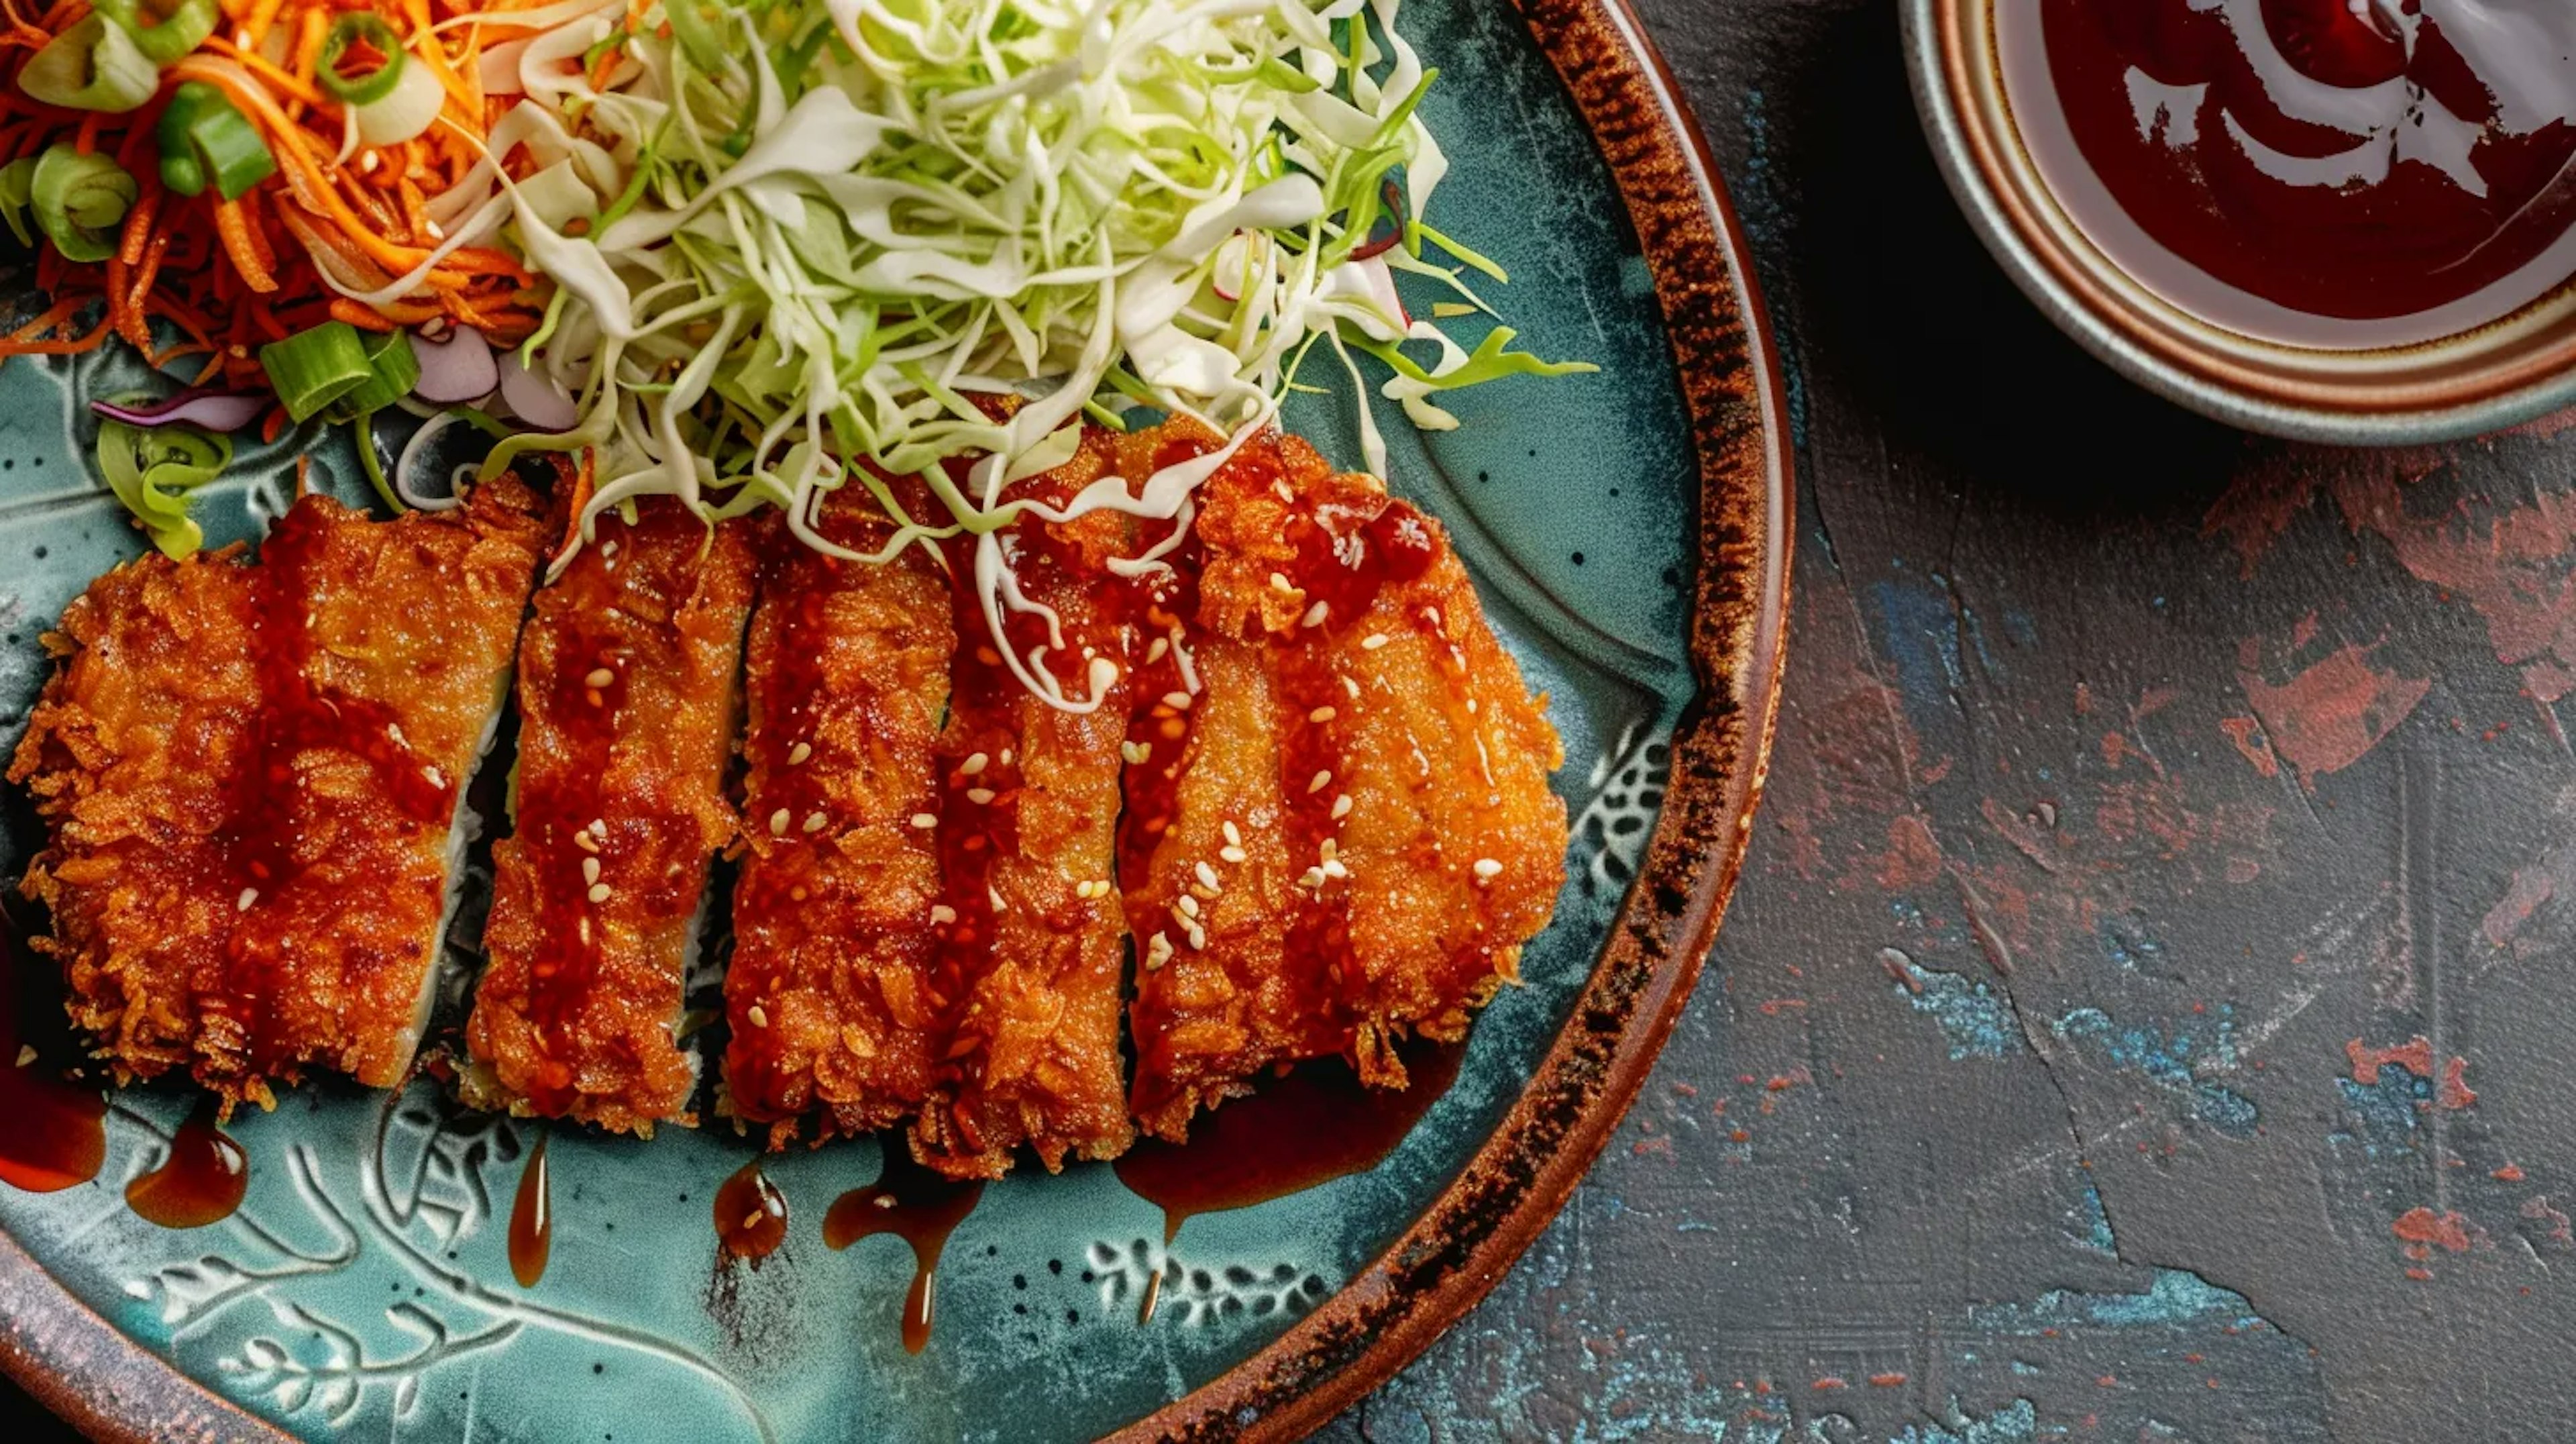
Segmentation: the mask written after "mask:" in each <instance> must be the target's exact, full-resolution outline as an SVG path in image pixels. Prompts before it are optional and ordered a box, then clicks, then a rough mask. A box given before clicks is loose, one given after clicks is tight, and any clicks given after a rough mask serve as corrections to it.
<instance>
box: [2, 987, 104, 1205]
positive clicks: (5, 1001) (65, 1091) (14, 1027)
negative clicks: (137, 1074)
mask: <svg viewBox="0 0 2576 1444" xmlns="http://www.w3.org/2000/svg"><path fill="white" fill-rule="evenodd" d="M0 963H5V964H6V965H7V967H8V971H9V977H8V981H7V983H6V984H5V985H0V1182H5V1183H7V1184H9V1185H10V1186H11V1187H13V1188H23V1189H25V1190H26V1191H28V1192H29V1193H54V1192H58V1191H60V1190H62V1189H66V1188H71V1187H74V1186H76V1185H79V1184H83V1183H87V1182H89V1181H90V1180H91V1179H93V1178H96V1177H98V1171H99V1168H100V1167H101V1166H102V1165H103V1164H105V1163H106V1161H107V1100H106V1099H105V1098H104V1097H102V1096H100V1094H99V1092H98V1090H96V1089H94V1088H83V1087H80V1086H78V1085H76V1084H73V1083H69V1082H66V1081H64V1079H63V1076H62V1074H61V1073H59V1072H57V1071H56V1070H55V1069H54V1068H53V1067H52V1066H51V1065H49V1064H48V1063H46V1062H45V1060H44V1059H43V1058H41V1057H30V1058H27V1061H26V1062H25V1063H23V1064H21V1063H20V1062H19V1059H20V1058H21V1057H22V1056H24V1055H25V1054H27V1052H28V1051H29V1050H31V1049H36V1048H37V1043H38V1040H36V1039H35V1038H34V1037H33V1036H32V1031H33V1030H30V1029H26V1028H22V1027H21V1026H20V1020H21V1019H25V1018H52V1019H55V1020H60V1019H61V1018H62V1016H63V1008H62V998H61V986H60V982H59V980H58V979H57V978H56V977H55V975H54V972H53V970H52V969H51V968H47V967H43V966H41V965H40V966H38V967H34V968H21V967H19V966H18V959H17V956H16V954H15V953H13V952H11V951H9V950H8V944H7V941H6V939H0ZM55 1031H57V1032H59V1031H61V1029H60V1028H59V1026H58V1027H57V1028H56V1029H55ZM41 1041H42V1042H43V1043H45V1044H47V1045H51V1044H54V1043H55V1042H57V1041H58V1040H57V1039H55V1038H51V1037H48V1038H45V1039H43V1040H41ZM38 1051H51V1050H50V1048H48V1049H40V1050H38ZM56 1056H60V1054H59V1053H58V1052H57V1053H56Z"/></svg>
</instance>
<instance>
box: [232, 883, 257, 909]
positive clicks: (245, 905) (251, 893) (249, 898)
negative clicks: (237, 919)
mask: <svg viewBox="0 0 2576 1444" xmlns="http://www.w3.org/2000/svg"><path fill="white" fill-rule="evenodd" d="M257 901H259V889H258V888H255V887H246V888H243V889H242V890H241V896H240V897H237V898H234V899H233V911H234V912H237V913H246V912H249V911H250V905H251V904H252V903H255V902H257Z"/></svg>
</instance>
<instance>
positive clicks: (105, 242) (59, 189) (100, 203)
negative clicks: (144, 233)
mask: <svg viewBox="0 0 2576 1444" xmlns="http://www.w3.org/2000/svg"><path fill="white" fill-rule="evenodd" d="M141 193H142V188H141V187H139V186H137V185H136V184H135V183H134V177H132V176H130V175H127V174H126V173H125V167H123V166H121V165H118V164H117V163H116V162H115V161H112V160H110V159H108V158H107V157H106V156H103V155H83V154H81V153H80V148H79V147H77V146H74V145H72V144H71V143H69V142H67V141H66V142H58V143H56V144H54V145H50V146H47V147H46V148H45V153H44V154H43V155H41V156H38V157H37V158H36V169H35V171H34V173H33V174H31V175H30V176H29V177H28V196H29V199H30V200H32V201H33V202H34V203H35V207H36V224H37V225H39V226H41V227H43V228H44V232H45V236H46V238H47V239H49V240H51V241H52V242H53V243H54V249H55V250H58V251H60V252H62V253H63V259H65V260H69V261H104V260H106V259H107V258H108V257H110V256H112V255H115V254H116V227H117V225H118V223H119V222H121V221H123V220H124V219H125V213H126V212H127V211H129V210H132V209H133V208H134V198H135V197H136V196H137V195H139V194H141Z"/></svg>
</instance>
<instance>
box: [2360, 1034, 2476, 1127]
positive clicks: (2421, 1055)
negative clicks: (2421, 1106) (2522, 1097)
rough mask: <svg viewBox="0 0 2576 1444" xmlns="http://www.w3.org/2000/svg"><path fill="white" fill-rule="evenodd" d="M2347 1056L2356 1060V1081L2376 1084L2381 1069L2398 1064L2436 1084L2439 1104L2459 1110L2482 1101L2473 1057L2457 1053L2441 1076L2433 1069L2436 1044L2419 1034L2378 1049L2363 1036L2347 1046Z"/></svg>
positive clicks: (2435, 1096)
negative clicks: (2472, 1073) (2472, 1075)
mask: <svg viewBox="0 0 2576 1444" xmlns="http://www.w3.org/2000/svg"><path fill="white" fill-rule="evenodd" d="M2343 1051H2344V1056H2345V1057H2347V1058H2350V1059H2351V1060H2352V1081H2354V1082H2355V1083H2376V1082H2378V1081H2379V1070H2380V1069H2382V1068H2385V1067H2388V1066H2390V1065H2392V1064H2393V1065H2395V1066H2397V1067H2399V1068H2403V1069H2405V1070H2406V1071H2407V1072H2409V1073H2412V1074H2414V1075H2415V1076H2416V1077H2418V1078H2421V1079H2424V1080H2425V1081H2427V1082H2429V1083H2432V1084H2433V1102H2434V1104H2435V1105H2436V1106H2437V1107H2440V1108H2444V1109H2448V1110H2453V1111H2456V1110H2458V1109H2462V1108H2466V1107H2468V1106H2469V1105H2470V1104H2472V1103H2475V1102H2477V1101H2478V1094H2477V1090H2476V1089H2474V1088H2471V1087H2470V1086H2469V1060H2468V1059H2466V1058H2463V1057H2461V1056H2459V1055H2458V1054H2456V1053H2454V1054H2452V1055H2451V1057H2450V1059H2449V1060H2448V1061H2446V1062H2444V1063H2443V1064H2442V1067H2441V1074H2440V1076H2439V1077H2438V1078H2436V1077H2435V1075H2434V1070H2433V1043H2432V1040H2431V1039H2428V1038H2426V1037H2425V1036H2424V1035H2423V1034H2421V1033H2418V1034H2416V1035H2415V1036H2414V1037H2412V1038H2409V1039H2407V1040H2406V1041H2405V1042H2403V1043H2397V1044H2393V1045H2391V1046H2389V1047H2385V1048H2374V1047H2372V1046H2371V1045H2370V1044H2368V1043H2366V1042H2363V1041H2362V1040H2361V1039H2359V1038H2354V1039H2352V1040H2350V1041H2349V1042H2347V1043H2345V1044H2344V1045H2343Z"/></svg>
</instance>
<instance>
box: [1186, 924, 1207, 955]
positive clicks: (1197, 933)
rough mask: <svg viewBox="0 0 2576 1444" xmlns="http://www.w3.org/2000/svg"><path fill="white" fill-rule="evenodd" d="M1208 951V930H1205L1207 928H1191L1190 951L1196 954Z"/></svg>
mask: <svg viewBox="0 0 2576 1444" xmlns="http://www.w3.org/2000/svg"><path fill="white" fill-rule="evenodd" d="M1206 950H1207V929H1205V928H1201V927H1193V928H1191V929H1190V951H1191V952H1194V953H1198V952H1205V951H1206Z"/></svg>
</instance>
